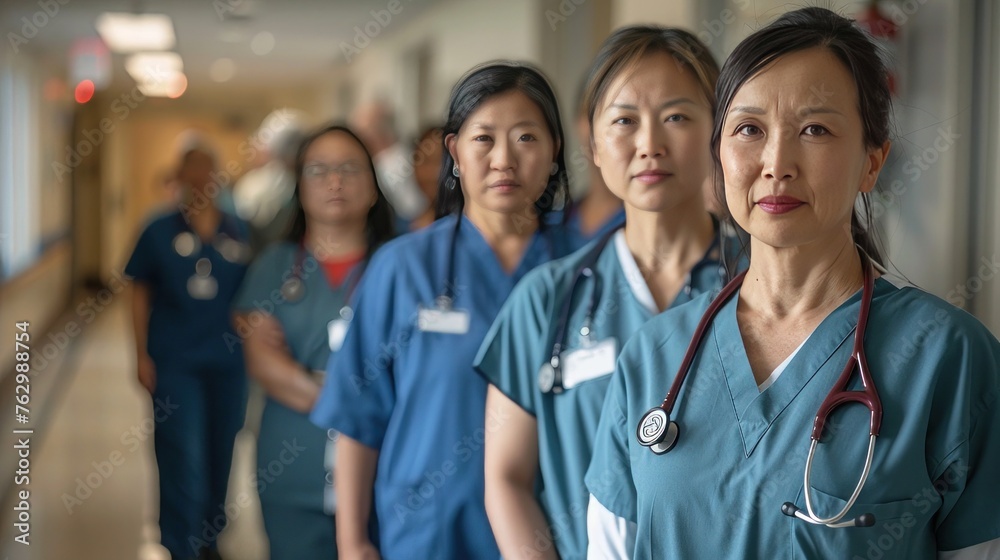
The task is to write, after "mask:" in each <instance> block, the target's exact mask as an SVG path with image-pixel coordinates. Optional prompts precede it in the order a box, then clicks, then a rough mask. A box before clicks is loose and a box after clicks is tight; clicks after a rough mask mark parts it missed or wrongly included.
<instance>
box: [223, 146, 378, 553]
mask: <svg viewBox="0 0 1000 560" xmlns="http://www.w3.org/2000/svg"><path fill="white" fill-rule="evenodd" d="M295 175H296V182H295V195H296V196H295V197H294V198H293V204H294V206H296V207H297V208H296V211H295V215H294V216H295V217H294V219H293V222H292V227H291V231H290V233H289V235H288V238H287V240H286V241H284V242H279V243H277V244H274V245H272V246H270V247H269V248H268V249H266V250H265V251H264V252H263V253H262V254H261V255H260V257H258V259H257V260H256V261H255V262H254V264H253V266H251V268H250V271H249V272H248V273H247V277H246V280H245V281H244V283H243V285H242V287H241V288H240V293H239V295H238V296H237V298H236V304H235V306H234V307H235V310H236V312H237V314H238V316H237V319H236V324H237V334H238V335H239V336H240V338H241V339H242V342H243V351H244V353H245V355H246V364H247V371H248V372H249V374H250V376H251V377H253V378H254V379H255V380H256V381H257V382H258V383H260V385H261V386H262V387H263V389H264V391H265V392H266V393H267V403H266V404H265V406H264V413H263V416H262V418H261V425H260V436H259V438H258V441H257V475H256V482H257V491H258V493H259V495H260V502H261V508H262V510H263V514H264V528H265V530H266V531H267V536H268V540H269V541H270V546H271V554H270V558H272V559H274V560H285V559H288V560H293V559H308V558H317V559H319V558H324V559H326V558H336V537H335V531H334V519H333V517H332V516H333V514H334V512H335V509H336V508H335V505H336V500H335V497H336V496H335V493H334V489H333V473H332V467H333V457H334V441H335V436H336V434H335V432H333V431H332V430H331V431H328V430H325V429H320V428H318V427H316V426H314V425H313V424H311V423H310V422H309V417H308V414H309V411H310V410H312V408H313V404H314V403H315V402H316V399H317V398H318V396H319V393H320V390H321V388H322V385H323V377H324V373H323V372H324V371H325V369H326V364H327V362H328V360H329V358H330V356H331V355H332V354H334V353H336V352H337V350H338V349H339V348H340V345H341V343H342V342H343V337H344V333H345V332H346V331H347V324H348V323H349V322H350V320H351V311H350V308H349V307H348V305H349V303H350V299H351V293H352V291H353V290H354V288H355V287H356V286H357V285H358V282H359V281H360V279H361V276H362V274H363V273H364V270H365V263H366V262H367V260H368V257H369V256H370V255H371V254H372V253H373V252H374V251H375V249H376V248H378V247H379V246H380V245H381V244H382V243H384V242H385V241H387V240H388V239H389V238H390V237H391V236H392V216H391V211H390V209H389V205H388V202H387V201H386V200H385V198H384V197H383V196H382V192H381V190H380V189H379V188H378V183H377V181H376V179H375V172H374V168H373V166H372V160H371V157H370V156H369V155H368V152H367V151H366V150H365V147H364V145H363V144H362V143H361V142H360V141H359V140H358V138H357V137H356V136H355V135H354V133H352V132H351V131H350V130H348V129H346V128H343V127H340V126H330V127H326V128H323V129H321V130H319V131H317V132H315V133H313V134H312V135H311V136H309V137H307V138H306V139H305V140H304V141H303V143H302V145H301V147H300V148H299V151H298V156H297V158H296V162H295Z"/></svg>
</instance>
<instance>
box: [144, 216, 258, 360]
mask: <svg viewBox="0 0 1000 560" xmlns="http://www.w3.org/2000/svg"><path fill="white" fill-rule="evenodd" d="M182 233H187V234H191V235H193V232H192V231H191V229H190V227H189V226H188V225H187V222H186V221H185V218H184V216H183V215H182V214H181V212H179V211H174V212H169V213H166V214H163V215H160V216H157V217H154V218H153V220H152V221H151V222H150V224H149V225H148V226H146V228H145V229H144V230H143V232H142V234H141V235H140V236H139V241H138V242H137V243H136V246H135V250H134V251H133V252H132V256H131V258H129V261H128V264H127V265H126V266H125V274H126V275H127V276H129V277H130V278H133V279H134V280H135V281H136V282H142V283H144V284H147V285H148V286H149V287H150V290H151V297H152V301H151V302H150V317H149V333H148V341H147V350H148V352H149V355H150V357H151V358H152V359H153V361H154V362H155V363H158V364H160V363H165V362H171V363H177V362H182V363H213V364H219V365H227V364H237V365H242V363H243V353H242V352H241V350H240V348H233V344H232V341H233V340H236V335H235V333H234V332H233V328H232V323H231V322H230V313H229V311H230V304H231V302H232V300H233V297H235V295H236V291H237V289H238V288H239V286H240V283H241V282H242V281H243V276H244V274H245V273H246V270H247V261H248V259H249V256H250V250H249V246H248V245H247V239H248V229H247V226H246V224H245V223H243V222H242V221H241V220H239V219H238V218H236V217H235V216H233V215H231V214H226V213H225V212H223V213H222V219H221V220H220V221H219V227H218V230H217V232H216V235H215V237H214V239H212V240H211V241H209V242H207V243H206V242H204V241H201V242H200V243H199V244H198V246H195V252H194V253H192V254H190V255H187V256H182V255H181V254H180V253H179V252H178V251H177V250H176V248H175V240H176V239H177V236H178V235H179V234H182ZM201 259H208V261H209V262H210V263H211V272H210V274H211V277H212V278H214V279H215V281H216V287H217V293H216V294H215V296H214V297H212V298H211V299H196V298H195V297H192V294H191V292H190V291H189V281H190V280H191V279H192V277H194V276H197V273H196V270H195V266H196V264H197V263H198V261H200V260H201Z"/></svg>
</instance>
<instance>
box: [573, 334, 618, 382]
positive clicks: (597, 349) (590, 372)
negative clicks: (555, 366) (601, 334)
mask: <svg viewBox="0 0 1000 560" xmlns="http://www.w3.org/2000/svg"><path fill="white" fill-rule="evenodd" d="M617 350H618V344H617V341H616V340H615V339H614V338H613V337H612V338H607V339H604V340H602V341H600V342H598V343H597V344H594V345H593V346H587V347H585V348H577V349H574V350H569V351H566V352H563V355H562V371H563V387H565V388H566V389H569V388H570V387H573V386H575V385H579V384H580V383H583V382H584V381H589V380H591V379H596V378H598V377H602V376H605V375H609V374H611V373H614V371H615V360H617V359H618V352H617Z"/></svg>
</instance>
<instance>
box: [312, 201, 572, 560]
mask: <svg viewBox="0 0 1000 560" xmlns="http://www.w3.org/2000/svg"><path fill="white" fill-rule="evenodd" d="M459 219H460V220H461V221H462V222H461V227H460V228H459V229H458V237H457V240H456V247H455V258H454V273H453V278H452V280H451V282H452V288H453V290H452V291H453V293H454V306H453V307H454V309H456V310H464V311H467V312H468V314H469V319H470V321H469V330H468V332H467V333H465V334H445V333H434V332H424V331H421V330H420V329H419V328H418V327H417V317H418V310H419V309H420V308H421V307H424V308H433V307H434V301H435V298H437V297H438V296H440V295H441V294H442V293H443V291H444V288H445V284H446V282H448V281H449V280H448V278H447V269H448V260H449V245H450V241H451V238H452V235H453V232H454V231H455V225H456V220H459ZM560 235H561V232H559V231H558V230H549V231H548V232H547V233H546V234H542V233H538V234H536V235H535V237H534V238H533V239H532V241H531V243H530V245H529V247H528V249H527V251H526V253H525V255H524V257H523V259H522V261H521V263H520V265H519V266H518V269H517V270H516V271H515V272H514V273H513V274H508V273H507V272H506V271H505V270H504V269H503V268H502V267H501V265H500V262H499V261H498V260H497V258H496V256H495V253H494V252H493V250H492V249H491V248H490V246H489V245H488V244H487V243H486V240H485V239H484V238H483V236H482V234H481V233H480V232H479V230H477V229H476V227H475V225H473V223H472V222H471V221H469V220H468V219H467V218H465V217H464V216H463V217H461V218H459V217H455V216H451V217H446V218H442V219H440V220H438V221H436V222H434V223H433V224H431V225H430V226H428V227H427V228H425V229H423V230H421V231H417V232H414V233H411V234H408V235H404V236H402V237H400V238H398V239H396V240H394V241H392V242H390V243H388V244H386V245H385V246H384V247H383V248H382V249H380V250H379V251H378V252H377V253H376V254H375V255H374V257H373V258H372V261H371V264H370V265H369V267H368V271H367V272H366V274H365V276H364V278H363V279H362V281H361V285H360V286H359V287H358V292H357V298H356V302H355V305H354V309H355V314H354V321H353V322H352V323H351V327H350V329H349V330H348V333H347V338H346V339H345V340H344V345H343V347H342V348H341V350H340V351H339V352H338V353H337V354H336V356H334V357H333V359H331V361H330V364H329V366H328V368H327V382H326V385H325V386H324V387H323V392H322V394H321V396H320V399H319V401H318V402H317V403H316V406H315V408H314V409H313V412H312V415H311V419H312V421H313V422H315V423H316V424H317V425H319V426H321V427H325V428H333V429H336V430H337V431H339V432H341V433H342V434H344V435H346V436H348V437H350V438H352V439H355V440H357V441H359V442H360V443H362V444H364V445H366V446H368V447H371V448H373V449H377V450H379V452H380V454H379V460H378V474H377V478H376V480H375V510H376V513H377V515H378V521H379V533H380V544H379V550H380V552H381V555H382V557H383V558H385V559H387V560H394V559H410V558H428V559H431V558H477V559H479V558H483V559H488V558H499V556H500V554H499V551H498V549H497V546H496V542H495V541H494V539H493V532H492V530H491V529H490V524H489V521H488V520H487V518H486V511H485V506H484V502H483V492H484V479H483V441H484V437H485V433H486V429H487V424H486V422H485V418H484V417H485V410H486V406H485V405H486V381H485V380H484V379H483V378H482V377H480V376H479V375H477V374H476V373H475V371H474V370H473V368H472V361H473V359H474V358H475V353H476V351H477V350H478V348H479V346H480V344H481V343H482V340H483V336H484V335H485V334H486V331H487V329H489V327H490V325H491V324H492V322H493V319H494V317H495V316H496V314H497V312H498V311H499V310H500V306H501V305H502V304H503V302H504V300H505V299H506V298H507V295H508V294H509V293H510V291H511V289H512V288H513V287H514V284H515V283H516V282H517V281H518V280H519V279H520V278H521V277H522V276H524V274H525V273H526V272H528V271H529V270H531V269H532V268H534V267H536V266H538V265H539V264H542V263H543V262H546V261H548V260H550V259H551V258H552V257H553V247H556V246H558V245H559V243H558V237H559V236H560ZM557 256H558V255H557Z"/></svg>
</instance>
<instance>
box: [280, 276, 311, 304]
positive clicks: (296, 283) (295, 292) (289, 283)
mask: <svg viewBox="0 0 1000 560" xmlns="http://www.w3.org/2000/svg"><path fill="white" fill-rule="evenodd" d="M305 291H306V286H305V284H304V283H303V282H302V279H301V278H298V277H294V278H289V279H288V280H286V281H285V283H284V284H282V285H281V297H283V298H285V301H290V302H292V303H294V302H296V301H299V300H300V299H302V296H303V295H305Z"/></svg>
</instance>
